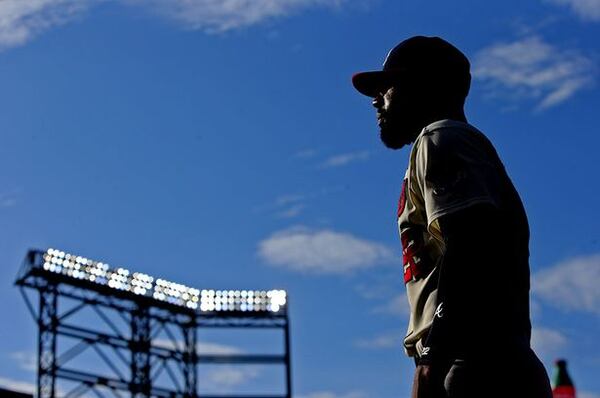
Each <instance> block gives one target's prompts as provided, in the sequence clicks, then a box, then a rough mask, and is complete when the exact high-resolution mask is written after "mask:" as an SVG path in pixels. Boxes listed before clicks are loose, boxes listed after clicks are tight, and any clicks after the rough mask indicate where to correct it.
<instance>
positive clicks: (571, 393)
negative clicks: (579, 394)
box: [552, 386, 575, 398]
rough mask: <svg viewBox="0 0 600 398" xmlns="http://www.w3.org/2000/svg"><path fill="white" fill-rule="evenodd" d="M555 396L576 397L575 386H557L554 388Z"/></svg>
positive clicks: (562, 397) (560, 397) (555, 397)
mask: <svg viewBox="0 0 600 398" xmlns="http://www.w3.org/2000/svg"><path fill="white" fill-rule="evenodd" d="M552 397H553V398H575V387H573V386H557V387H554V388H553V389H552Z"/></svg>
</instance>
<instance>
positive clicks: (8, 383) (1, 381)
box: [0, 377, 36, 395]
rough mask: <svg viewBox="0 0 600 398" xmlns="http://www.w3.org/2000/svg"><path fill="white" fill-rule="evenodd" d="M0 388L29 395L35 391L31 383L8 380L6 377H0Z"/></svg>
mask: <svg viewBox="0 0 600 398" xmlns="http://www.w3.org/2000/svg"><path fill="white" fill-rule="evenodd" d="M0 386H2V387H4V388H6V389H8V390H13V391H18V392H23V393H26V394H31V395H34V394H35V390H36V387H35V384H33V383H31V382H28V381H22V380H14V379H8V378H6V377H0Z"/></svg>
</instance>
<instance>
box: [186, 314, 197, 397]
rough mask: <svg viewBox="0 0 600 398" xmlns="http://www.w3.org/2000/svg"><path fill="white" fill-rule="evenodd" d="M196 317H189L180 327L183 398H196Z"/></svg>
mask: <svg viewBox="0 0 600 398" xmlns="http://www.w3.org/2000/svg"><path fill="white" fill-rule="evenodd" d="M196 327H197V324H196V317H195V316H192V317H190V322H189V323H188V324H187V325H185V326H183V327H182V331H183V336H184V339H185V347H184V350H185V352H184V354H183V369H182V370H183V377H184V380H185V398H196V397H197V395H196V385H197V379H198V369H197V367H198V354H197V353H196V342H197V337H196Z"/></svg>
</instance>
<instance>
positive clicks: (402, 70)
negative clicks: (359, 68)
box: [352, 36, 471, 97]
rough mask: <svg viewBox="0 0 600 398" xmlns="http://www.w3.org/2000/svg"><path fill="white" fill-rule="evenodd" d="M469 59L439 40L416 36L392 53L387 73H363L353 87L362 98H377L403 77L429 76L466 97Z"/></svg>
mask: <svg viewBox="0 0 600 398" xmlns="http://www.w3.org/2000/svg"><path fill="white" fill-rule="evenodd" d="M469 68H470V64H469V60H468V59H467V57H466V56H465V55H464V54H463V53H462V52H461V51H460V50H459V49H458V48H456V47H454V46H453V45H452V44H450V43H448V42H447V41H445V40H443V39H441V38H439V37H426V36H414V37H411V38H409V39H406V40H404V41H402V42H401V43H400V44H398V45H397V46H396V47H394V48H393V49H392V50H390V52H389V53H388V55H387V57H386V58H385V61H384V62H383V69H382V70H378V71H369V72H360V73H357V74H355V75H354V76H352V84H353V85H354V88H356V89H357V90H358V91H359V92H360V93H361V94H364V95H366V96H369V97H375V96H377V94H378V93H379V91H380V90H381V89H383V88H385V87H386V86H389V85H390V83H393V82H394V81H395V80H397V79H398V78H399V77H400V76H406V75H407V74H408V75H415V76H426V77H428V79H430V81H431V79H433V81H435V82H437V83H439V82H442V83H444V82H446V83H453V84H455V85H456V84H458V86H457V87H455V88H460V89H461V90H464V96H465V97H466V95H467V93H468V91H469V85H470V82H471V74H470V72H469Z"/></svg>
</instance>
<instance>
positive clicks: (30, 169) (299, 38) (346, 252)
mask: <svg viewBox="0 0 600 398" xmlns="http://www.w3.org/2000/svg"><path fill="white" fill-rule="evenodd" d="M415 34H424V35H439V36H442V37H444V38H445V39H447V40H449V41H450V42H452V43H454V44H455V45H456V46H458V47H459V48H460V49H462V50H463V51H464V52H465V53H466V54H467V56H468V57H469V58H470V59H471V61H472V66H473V68H472V70H473V74H474V80H473V86H472V90H471V94H470V97H469V99H468V101H467V106H466V112H467V117H468V119H469V121H470V122H471V123H472V124H474V125H475V126H477V127H478V128H480V129H481V130H483V131H484V132H485V133H486V134H487V135H488V136H489V137H490V139H491V140H492V141H493V142H494V144H495V145H496V147H497V149H498V152H499V153H500V155H501V157H502V159H503V161H504V163H505V165H506V168H507V169H508V171H509V174H510V175H511V177H512V179H513V181H514V183H515V185H516V186H517V189H518V190H519V192H520V194H521V196H522V199H523V201H524V204H525V207H526V209H527V212H528V216H529V221H530V225H531V234H532V238H531V270H532V287H533V288H532V295H531V298H532V319H533V324H534V347H535V348H536V351H537V352H538V353H539V355H540V357H541V358H542V359H543V361H544V363H545V364H546V366H547V367H548V368H551V367H552V361H553V359H555V358H556V357H566V358H567V359H568V360H569V363H570V365H569V366H570V369H571V374H572V376H573V378H574V380H575V383H576V385H577V387H578V389H579V390H580V395H579V396H580V397H581V398H598V397H600V380H598V378H597V377H596V376H597V374H598V369H600V349H599V347H598V344H597V336H598V335H599V333H600V323H599V316H600V310H599V308H600V294H599V292H600V289H598V288H597V283H598V282H599V281H600V244H599V241H600V236H599V233H598V227H597V224H598V221H600V217H599V213H598V207H597V203H598V198H599V196H600V188H599V187H598V184H597V181H598V171H600V170H599V164H598V155H597V152H598V147H599V146H600V136H599V134H598V126H597V123H596V122H594V120H595V117H596V115H597V112H598V109H600V107H599V105H600V94H599V92H598V65H599V63H598V60H599V56H600V48H599V45H598V37H600V2H599V1H598V0H587V1H586V0H533V1H528V2H518V1H513V0H510V1H488V2H469V1H465V0H460V1H454V2H447V1H432V2H427V4H424V3H423V2H418V1H388V0H278V1H269V0H253V1H244V0H231V1H229V2H224V1H222V0H198V1H190V0H188V1H185V0H170V1H161V0H113V1H108V0H77V1H75V0H26V1H22V0H2V1H0V88H1V89H0V138H1V140H2V141H1V146H0V154H1V156H0V181H1V182H2V184H1V185H0V225H1V226H2V228H1V229H0V250H1V251H2V255H3V261H4V264H3V266H2V267H1V269H0V278H1V280H2V283H3V287H4V288H3V289H0V298H1V299H2V301H1V302H2V303H4V304H3V305H2V306H0V316H1V317H2V319H3V320H4V321H3V322H2V326H0V337H1V338H0V357H1V358H2V359H1V360H0V385H5V386H17V387H18V386H20V387H22V388H23V389H29V388H31V384H32V383H33V382H34V380H35V373H34V372H33V371H32V366H31V361H32V358H33V357H34V355H35V347H36V345H35V344H36V343H35V342H36V331H35V326H34V323H33V321H32V319H30V317H29V315H28V314H27V313H26V311H25V305H24V303H23V301H22V299H21V297H20V295H19V294H18V290H17V289H16V288H14V287H13V286H12V282H13V280H14V277H15V276H16V273H17V269H18V267H19V265H20V263H21V261H22V258H23V256H24V254H25V252H26V250H27V249H28V248H32V247H35V248H46V247H57V248H61V249H63V250H66V251H70V252H73V253H77V254H81V255H85V256H88V257H91V258H94V259H99V260H104V261H106V262H108V263H110V264H112V265H115V266H118V265H123V266H126V267H128V268H130V269H132V270H139V271H142V272H145V273H148V274H151V275H155V276H157V277H163V278H166V279H170V280H173V281H178V282H181V283H185V284H187V285H191V286H195V287H199V288H204V287H207V288H225V289H229V288H233V289H236V288H251V289H261V288H284V289H286V290H288V292H289V296H290V300H291V306H290V311H291V319H292V325H293V327H292V344H293V346H292V359H293V377H294V392H295V396H297V397H302V398H365V397H381V398H387V397H390V398H391V397H404V396H408V394H409V389H410V382H411V380H412V371H413V367H414V366H413V364H412V362H411V361H410V360H409V359H407V358H406V357H404V354H403V352H402V348H401V344H400V342H401V338H402V336H403V334H404V331H405V328H406V322H407V308H406V298H405V296H404V295H403V294H404V293H403V291H404V286H403V283H402V278H401V270H400V263H399V255H400V245H399V241H398V236H397V231H396V224H395V223H396V220H395V212H396V204H397V199H398V195H399V193H400V183H401V180H402V177H403V175H404V171H405V167H406V162H407V156H408V150H407V149H403V150H401V151H396V152H394V151H389V150H386V149H385V148H383V146H382V145H381V144H380V143H379V140H378V133H377V128H376V123H375V116H374V112H373V110H372V108H371V106H370V101H369V99H368V98H365V97H362V96H360V95H359V94H358V93H356V92H355V91H354V90H353V88H352V86H351V84H350V77H351V75H352V74H353V73H355V72H357V71H360V70H367V69H377V68H379V67H380V65H381V63H382V61H383V58H384V57H385V54H386V53H387V51H388V50H389V49H390V48H391V47H392V46H394V45H395V44H396V43H397V42H399V41H400V40H402V39H404V38H407V37H409V36H411V35H415ZM509 272H510V271H509V270H498V277H499V278H505V277H507V275H509ZM250 341H251V340H250V339H249V338H248V339H244V338H240V337H232V336H218V335H210V336H205V337H203V344H205V346H204V347H205V348H206V349H213V350H214V349H220V350H224V351H226V352H236V351H248V350H251V349H252V346H253V343H251V342H250ZM257 341H258V340H257ZM264 343H265V342H264V341H258V342H257V343H256V344H264ZM228 350H229V351H228ZM268 372H269V371H268V370H252V371H250V370H247V369H238V368H229V369H226V372H223V373H221V376H219V374H218V373H217V372H212V373H210V372H209V374H208V375H207V376H206V377H205V380H206V382H207V383H210V387H211V388H212V389H214V390H215V391H226V390H236V391H237V390H243V389H244V388H246V387H248V386H253V385H254V384H260V383H259V382H258V380H260V379H261V378H263V379H268V376H267V375H268ZM223 374H227V375H228V377H223V376H222V375H223ZM253 383H254V384H253Z"/></svg>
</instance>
